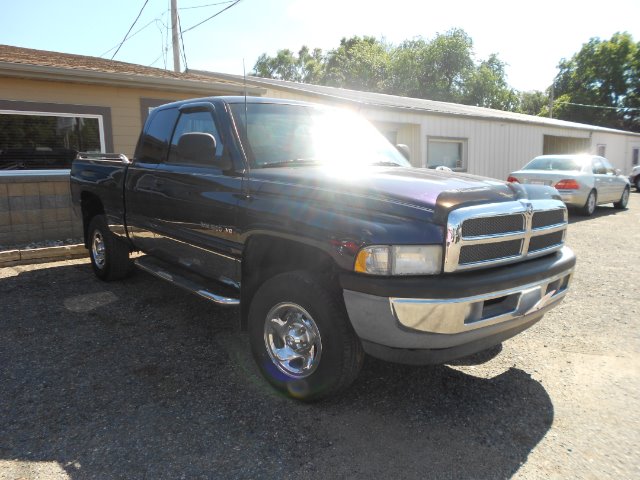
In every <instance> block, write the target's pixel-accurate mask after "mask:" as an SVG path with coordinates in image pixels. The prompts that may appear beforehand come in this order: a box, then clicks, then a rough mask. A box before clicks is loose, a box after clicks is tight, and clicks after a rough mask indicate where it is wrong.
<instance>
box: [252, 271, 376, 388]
mask: <svg viewBox="0 0 640 480" xmlns="http://www.w3.org/2000/svg"><path fill="white" fill-rule="evenodd" d="M249 339H250V342H251V351H252V353H253V357H254V359H255V361H256V363H257V364H258V367H259V368H260V371H261V373H262V375H263V376H264V377H265V378H266V379H267V381H269V383H271V385H273V386H274V387H275V388H276V389H277V390H279V391H280V392H282V393H285V394H286V395H288V396H290V397H293V398H297V399H299V400H304V401H313V400H319V399H321V398H324V397H327V396H330V395H335V394H337V393H339V392H340V391H342V390H344V389H345V388H346V387H348V386H349V385H350V384H351V383H352V382H353V381H354V380H355V378H356V377H357V376H358V373H359V372H360V369H361V367H362V363H363V360H364V352H363V350H362V345H361V344H360V340H359V339H358V337H357V336H356V334H355V332H354V331H353V328H352V327H351V324H350V322H349V319H348V317H347V314H346V311H345V308H344V305H343V304H342V302H341V300H340V298H339V293H338V292H336V291H333V290H332V289H331V288H330V287H328V286H326V285H325V284H323V282H321V281H320V280H319V278H317V277H314V276H312V275H311V274H309V273H307V272H302V271H296V272H287V273H283V274H280V275H277V276H275V277H273V278H272V279H270V280H267V282H265V283H264V285H262V287H260V289H259V290H258V291H257V292H256V295H255V297H254V298H253V301H252V302H251V307H250V310H249Z"/></svg>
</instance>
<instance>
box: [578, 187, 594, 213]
mask: <svg viewBox="0 0 640 480" xmlns="http://www.w3.org/2000/svg"><path fill="white" fill-rule="evenodd" d="M597 201H598V194H597V193H596V191H595V190H591V191H590V192H589V196H588V197H587V201H586V202H584V206H583V207H582V208H580V214H581V215H584V216H585V217H590V216H591V215H593V212H595V210H596V202H597Z"/></svg>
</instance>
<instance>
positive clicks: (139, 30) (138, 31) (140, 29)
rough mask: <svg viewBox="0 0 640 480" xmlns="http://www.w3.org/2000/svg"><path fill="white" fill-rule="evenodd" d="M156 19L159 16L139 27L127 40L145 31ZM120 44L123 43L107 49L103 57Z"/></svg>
mask: <svg viewBox="0 0 640 480" xmlns="http://www.w3.org/2000/svg"><path fill="white" fill-rule="evenodd" d="M156 20H159V19H158V18H154V19H153V20H151V21H150V22H149V23H147V24H145V26H144V27H141V28H139V29H138V30H136V31H135V32H134V33H132V34H131V35H130V36H129V37H128V38H127V40H131V39H132V38H133V37H135V36H136V35H137V34H139V33H140V32H141V31H143V30H144V29H145V28H147V27H149V25H152V24H153V23H155V22H156ZM120 45H122V43H120V44H118V45H114V46H113V47H111V48H110V49H109V50H107V51H106V52H104V53H103V54H102V55H100V56H101V57H104V56H105V55H106V54H107V53H109V52H110V51H111V50H113V49H115V48H119V47H120ZM112 58H113V57H112Z"/></svg>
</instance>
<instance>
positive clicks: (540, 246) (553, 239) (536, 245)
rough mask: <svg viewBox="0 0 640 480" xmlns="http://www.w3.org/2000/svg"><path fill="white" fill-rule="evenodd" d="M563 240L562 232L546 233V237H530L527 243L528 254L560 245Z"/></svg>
mask: <svg viewBox="0 0 640 480" xmlns="http://www.w3.org/2000/svg"><path fill="white" fill-rule="evenodd" d="M563 240H564V231H559V232H553V233H548V234H546V235H538V236H537V237H532V238H531V240H530V241H529V252H537V251H538V250H544V249H546V248H551V247H555V246H557V245H562V241H563Z"/></svg>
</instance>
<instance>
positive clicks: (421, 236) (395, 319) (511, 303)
mask: <svg viewBox="0 0 640 480" xmlns="http://www.w3.org/2000/svg"><path fill="white" fill-rule="evenodd" d="M400 151H406V149H405V150H403V149H401V148H396V147H394V146H393V145H391V144H389V143H388V142H387V140H386V139H385V138H384V137H383V136H381V135H380V134H379V133H378V132H377V131H376V130H375V128H374V127H372V126H371V125H370V124H369V123H367V122H366V121H364V120H363V119H362V118H360V117H358V116H357V115H355V114H354V113H351V112H348V111H342V110H339V109H334V108H327V107H320V106H318V105H312V104H308V103H301V102H294V101H284V100H275V99H265V98H244V97H212V98H203V99H196V100H187V101H182V102H177V103H172V104H168V105H164V106H162V107H159V108H156V109H155V110H153V112H152V113H151V114H150V116H149V119H148V120H147V122H146V124H145V126H144V130H143V132H142V134H141V135H140V140H139V142H138V145H137V148H136V151H135V154H134V157H133V159H132V160H131V161H130V160H129V159H128V158H127V157H125V156H124V155H115V154H114V155H109V154H106V155H99V156H95V155H80V156H79V158H78V159H77V160H75V161H74V163H73V167H72V170H71V191H72V196H73V202H74V205H75V207H76V209H77V211H78V213H79V214H80V215H81V216H82V219H83V222H84V232H85V245H86V247H87V248H88V250H89V254H90V258H91V264H92V267H93V270H94V272H95V274H96V275H97V276H98V277H99V278H101V279H103V280H114V279H119V278H123V277H125V276H126V275H128V274H129V273H130V272H131V269H132V260H131V259H130V253H132V252H134V251H139V252H142V253H144V254H145V255H143V256H138V258H136V260H135V264H137V266H139V267H140V268H142V269H143V270H146V271H148V272H150V273H152V274H154V275H157V276H158V277H161V278H163V279H165V280H168V281H171V282H173V283H174V284H176V285H177V286H180V287H182V288H185V289H187V290H189V291H191V292H194V293H196V294H197V295H200V296H201V297H203V298H205V299H208V300H210V301H213V302H215V303H217V304H221V305H240V309H239V312H240V319H241V326H242V327H243V328H244V329H246V330H247V331H248V334H249V339H250V343H251V349H252V353H253V355H254V358H255V360H256V362H257V364H258V366H259V368H260V370H261V371H262V373H263V374H264V376H265V377H266V379H267V380H268V381H269V382H270V383H271V384H272V385H274V386H275V387H276V388H277V389H279V390H281V391H283V392H285V393H287V394H289V395H291V396H292V397H295V398H300V399H303V400H315V399H318V398H322V397H325V396H328V395H332V394H336V393H337V392H339V391H341V390H342V389H344V388H346V387H347V386H348V385H349V384H350V383H351V382H352V381H353V380H354V379H355V378H356V376H357V375H358V372H359V370H360V368H361V365H362V361H363V357H364V353H365V352H366V353H368V354H370V355H373V356H375V357H378V358H382V359H386V360H390V361H396V362H403V363H410V364H427V363H442V362H447V361H450V360H452V359H455V358H458V357H463V356H467V355H470V354H472V353H475V352H478V351H481V350H484V349H487V348H490V347H492V346H494V345H497V344H499V343H500V342H502V341H503V340H505V339H507V338H510V337H512V336H513V335H515V334H517V333H519V332H521V331H522V330H524V329H526V328H528V327H530V326H531V325H532V324H534V323H535V322H537V321H538V320H540V318H541V317H542V316H543V315H544V314H545V313H546V312H547V311H548V310H550V309H551V308H553V307H554V306H556V305H557V304H558V303H559V302H560V300H562V298H563V297H564V296H565V294H566V292H567V289H568V286H569V282H570V279H571V275H572V272H573V268H574V265H575V257H574V255H573V253H572V252H571V250H569V249H568V248H567V247H565V246H564V241H565V234H566V228H567V210H566V208H565V206H564V204H563V203H562V201H561V200H560V199H559V197H558V194H557V192H556V191H555V190H554V189H553V188H550V187H544V186H535V185H519V184H511V183H505V182H502V181H497V180H492V179H488V178H481V177H476V176H472V175H467V174H462V173H453V172H450V171H436V170H427V169H418V168H412V167H411V165H410V163H409V162H408V161H407V159H406V158H405V156H404V155H403V154H401V153H400Z"/></svg>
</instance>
